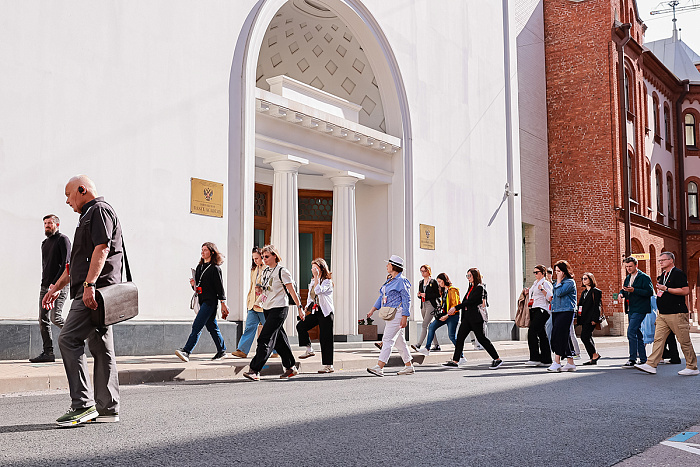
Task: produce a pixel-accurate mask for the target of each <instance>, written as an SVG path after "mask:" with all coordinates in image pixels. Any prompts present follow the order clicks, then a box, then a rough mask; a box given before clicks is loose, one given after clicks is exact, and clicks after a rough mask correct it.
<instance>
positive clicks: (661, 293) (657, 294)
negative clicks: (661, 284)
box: [656, 290, 664, 297]
mask: <svg viewBox="0 0 700 467" xmlns="http://www.w3.org/2000/svg"><path fill="white" fill-rule="evenodd" d="M663 294H664V291H663V290H659V291H657V292H656V296H657V297H660V296H662V295H663Z"/></svg>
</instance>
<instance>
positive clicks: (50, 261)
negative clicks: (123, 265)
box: [29, 214, 70, 363]
mask: <svg viewBox="0 0 700 467" xmlns="http://www.w3.org/2000/svg"><path fill="white" fill-rule="evenodd" d="M60 223H61V221H60V220H59V219H58V216H56V215H54V214H48V215H46V216H44V234H45V235H46V239H45V240H44V241H43V242H41V290H40V291H39V330H40V331H41V340H42V341H43V344H44V350H43V352H41V354H40V355H38V356H36V357H34V358H30V359H29V361H30V362H32V363H42V362H55V361H56V356H55V355H54V353H53V337H52V335H51V323H53V324H55V325H56V326H58V327H59V328H62V327H63V317H62V316H61V311H62V310H63V303H65V301H66V295H68V287H64V288H63V289H62V290H61V292H60V293H59V295H58V298H57V299H56V303H54V307H53V308H52V309H51V310H47V309H46V308H44V306H43V305H42V304H41V301H42V300H43V298H44V295H46V292H48V290H49V287H51V286H52V285H53V284H55V283H56V282H58V279H60V277H61V274H63V271H64V270H65V269H66V264H68V262H69V261H70V240H68V237H66V236H65V235H63V234H62V233H61V232H59V231H58V226H59V225H60Z"/></svg>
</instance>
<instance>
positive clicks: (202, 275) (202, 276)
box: [197, 263, 211, 287]
mask: <svg viewBox="0 0 700 467" xmlns="http://www.w3.org/2000/svg"><path fill="white" fill-rule="evenodd" d="M209 266H211V263H209V264H207V267H206V268H204V271H202V273H201V274H200V275H199V282H197V287H199V284H201V283H202V279H203V278H204V273H205V272H207V269H209Z"/></svg>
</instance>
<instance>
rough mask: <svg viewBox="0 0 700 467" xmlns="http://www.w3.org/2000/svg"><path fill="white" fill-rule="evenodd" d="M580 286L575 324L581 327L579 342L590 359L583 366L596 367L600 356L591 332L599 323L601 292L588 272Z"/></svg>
mask: <svg viewBox="0 0 700 467" xmlns="http://www.w3.org/2000/svg"><path fill="white" fill-rule="evenodd" d="M581 285H582V286H583V291H582V292H581V298H579V300H578V311H579V316H578V320H577V323H578V324H579V325H580V326H581V341H582V342H583V345H584V347H586V352H588V356H589V357H590V360H589V361H587V362H585V363H584V365H596V364H598V360H600V354H599V353H598V351H596V349H595V343H594V342H593V330H594V329H595V327H596V326H597V325H598V323H599V322H600V315H601V313H602V299H603V291H602V290H600V289H599V288H597V287H596V281H595V277H594V276H593V274H591V273H590V272H584V273H583V277H582V278H581Z"/></svg>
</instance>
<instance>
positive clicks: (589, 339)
mask: <svg viewBox="0 0 700 467" xmlns="http://www.w3.org/2000/svg"><path fill="white" fill-rule="evenodd" d="M594 329H595V324H591V323H590V322H588V323H583V324H582V325H581V341H582V342H583V345H584V346H585V347H586V352H588V356H589V357H591V358H593V355H595V354H596V353H598V352H596V350H595V343H594V342H593V330H594Z"/></svg>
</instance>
